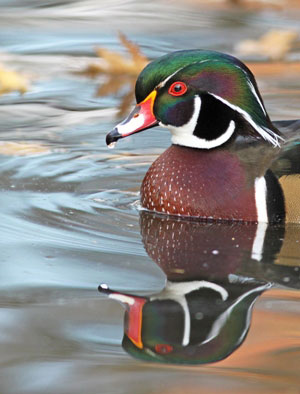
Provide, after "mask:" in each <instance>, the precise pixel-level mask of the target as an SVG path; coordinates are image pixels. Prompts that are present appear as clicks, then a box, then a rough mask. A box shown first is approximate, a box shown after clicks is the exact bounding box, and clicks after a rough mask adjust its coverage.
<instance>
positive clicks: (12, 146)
mask: <svg viewBox="0 0 300 394" xmlns="http://www.w3.org/2000/svg"><path fill="white" fill-rule="evenodd" d="M50 152H51V150H50V149H49V148H48V147H45V146H42V145H39V144H37V143H28V142H11V141H0V154H1V155H7V156H32V155H41V154H46V153H50Z"/></svg>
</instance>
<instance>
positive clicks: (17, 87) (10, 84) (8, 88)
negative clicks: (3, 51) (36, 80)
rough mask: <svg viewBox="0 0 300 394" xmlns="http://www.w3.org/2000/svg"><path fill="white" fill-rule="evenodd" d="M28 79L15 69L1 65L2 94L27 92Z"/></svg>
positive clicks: (0, 84)
mask: <svg viewBox="0 0 300 394" xmlns="http://www.w3.org/2000/svg"><path fill="white" fill-rule="evenodd" d="M27 85H28V82H27V80H26V79H25V78H24V77H22V76H21V75H20V74H18V73H17V72H15V71H11V70H6V69H4V68H2V67H0V94H5V93H10V92H14V91H18V92H20V93H25V92H26V90H27Z"/></svg>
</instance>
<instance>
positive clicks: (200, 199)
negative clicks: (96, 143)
mask: <svg viewBox="0 0 300 394" xmlns="http://www.w3.org/2000/svg"><path fill="white" fill-rule="evenodd" d="M135 95H136V100H137V103H138V104H137V105H136V106H135V108H134V109H133V111H132V112H131V113H130V115H129V116H128V117H127V119H125V120H124V121H123V122H122V123H120V124H118V125H117V126H116V128H115V129H113V130H112V131H111V132H110V133H109V134H108V135H107V137H106V142H107V144H108V145H113V143H115V142H116V141H117V140H118V139H119V138H124V137H127V136H129V135H131V134H133V133H137V132H140V131H143V130H146V129H149V128H152V127H155V126H157V125H159V126H162V127H166V128H168V129H169V130H170V131H171V134H172V145H171V147H169V148H168V149H167V150H166V151H165V152H164V153H163V154H162V155H161V156H159V157H158V159H157V160H156V161H155V162H154V163H153V164H152V165H151V167H150V168H149V170H148V172H147V174H146V176H145V178H144V180H143V182H142V186H141V204H142V207H144V208H146V209H148V210H152V211H156V212H159V213H165V214H170V215H179V216H190V217H201V218H204V219H211V220H238V221H246V222H269V223H282V222H296V223H300V203H299V200H300V199H299V196H300V175H299V174H300V160H299V157H300V145H299V144H297V141H296V137H297V132H296V131H297V130H298V131H299V129H300V121H293V122H292V121H291V122H274V123H272V122H271V120H270V118H269V116H268V114H267V112H266V109H265V106H264V103H263V101H262V98H261V95H260V93H259V90H258V87H257V84H256V81H255V79H254V76H253V74H252V73H251V71H250V70H249V69H248V68H247V67H246V66H245V65H244V64H243V63H242V62H241V61H240V60H238V59H236V58H235V57H233V56H229V55H226V54H223V53H219V52H214V51H206V50H185V51H177V52H173V53H171V54H168V55H165V56H163V57H161V58H159V59H157V60H154V61H153V62H151V63H150V64H148V65H147V66H146V67H145V68H144V70H143V71H142V72H141V74H140V75H139V77H138V79H137V82H136V88H135ZM279 127H280V128H281V130H280V131H279ZM299 141H300V139H299Z"/></svg>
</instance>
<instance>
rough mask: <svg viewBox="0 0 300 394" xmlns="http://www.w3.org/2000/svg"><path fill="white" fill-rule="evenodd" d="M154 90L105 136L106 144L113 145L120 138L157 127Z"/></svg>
mask: <svg viewBox="0 0 300 394" xmlns="http://www.w3.org/2000/svg"><path fill="white" fill-rule="evenodd" d="M156 94H157V93H156V90H153V91H152V92H151V93H150V94H149V96H147V97H146V98H145V100H144V101H142V102H141V103H139V104H137V105H136V106H135V108H134V109H133V111H132V112H131V113H130V114H129V116H128V117H127V118H126V119H125V120H124V121H123V122H122V123H119V124H118V125H117V126H116V127H115V128H114V129H113V130H112V131H111V132H110V133H108V134H107V136H106V144H107V145H108V146H109V145H113V143H115V142H117V141H118V140H119V139H120V138H124V137H127V136H128V135H131V134H134V133H139V132H140V131H143V130H146V129H150V128H151V127H155V126H157V125H158V121H157V119H156V118H155V116H154V114H153V106H154V100H155V97H156Z"/></svg>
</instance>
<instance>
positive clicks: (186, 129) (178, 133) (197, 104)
mask: <svg viewBox="0 0 300 394" xmlns="http://www.w3.org/2000/svg"><path fill="white" fill-rule="evenodd" d="M200 110H201V98H200V96H195V98H194V112H193V115H192V117H191V119H190V120H189V121H188V122H187V123H186V124H185V125H183V126H180V127H175V126H170V125H164V124H162V123H160V126H162V127H166V128H168V129H169V130H170V131H171V134H172V138H171V140H172V142H173V144H176V145H181V146H187V147H189V148H199V149H211V148H215V147H217V146H220V145H222V144H224V143H225V142H227V141H228V140H229V138H230V137H231V136H232V134H233V133H234V130H235V122H234V121H233V120H231V121H230V123H229V126H228V128H227V130H226V131H225V132H224V133H223V134H222V135H220V137H218V138H216V139H214V140H206V139H204V138H199V137H197V136H195V135H194V134H193V132H194V130H195V128H196V125H197V121H198V117H199V114H200Z"/></svg>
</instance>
